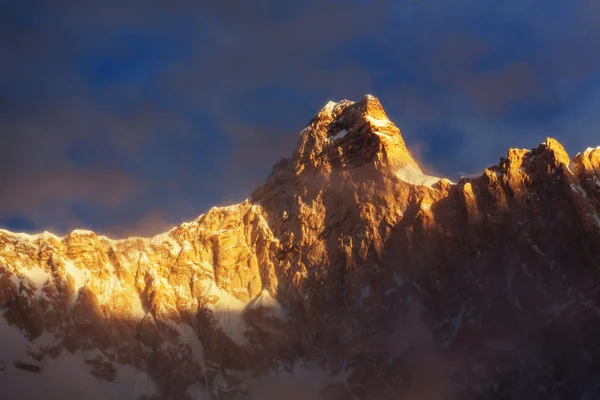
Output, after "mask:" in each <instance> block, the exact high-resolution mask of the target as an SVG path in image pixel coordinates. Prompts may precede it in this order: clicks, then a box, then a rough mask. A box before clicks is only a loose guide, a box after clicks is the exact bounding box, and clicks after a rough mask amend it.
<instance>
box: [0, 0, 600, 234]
mask: <svg viewBox="0 0 600 400" xmlns="http://www.w3.org/2000/svg"><path fill="white" fill-rule="evenodd" d="M5 3H12V4H8V5H6V4H5V5H1V6H0V33H1V34H0V43H1V46H2V47H1V48H2V62H0V132H1V135H2V136H1V137H2V142H1V143H0V168H1V171H0V174H1V176H2V182H1V185H0V188H1V189H0V190H1V193H0V227H4V228H8V229H12V230H17V231H27V232H36V231H41V230H45V229H48V230H53V231H55V232H57V233H60V234H62V233H65V232H67V231H69V230H71V229H74V228H88V229H94V230H97V231H99V232H102V233H106V234H109V235H113V236H116V237H121V236H125V235H130V234H141V235H149V234H152V233H158V232H160V231H162V230H164V229H166V228H168V227H170V226H172V225H175V224H178V223H180V222H183V221H186V220H191V219H193V218H195V217H196V216H197V215H199V214H201V213H203V212H205V211H206V210H207V209H208V208H210V207H211V206H212V205H225V204H229V203H234V202H238V201H240V200H242V199H244V198H246V197H247V196H248V195H249V194H250V192H251V191H252V190H253V189H254V188H255V187H256V185H257V184H259V183H261V182H263V181H264V180H265V178H266V177H267V175H268V174H269V172H270V169H271V167H272V165H273V164H274V163H275V162H276V161H277V160H278V159H279V158H281V157H283V156H288V155H290V154H291V152H292V150H293V148H294V146H295V144H296V140H297V133H298V132H299V131H300V130H301V129H302V128H303V127H304V125H305V124H306V123H307V122H308V120H309V119H310V117H311V116H312V115H313V114H314V113H316V112H317V111H318V110H319V109H320V108H321V107H322V106H323V105H324V104H325V103H326V102H327V101H328V100H330V99H331V100H340V99H343V98H348V99H351V100H353V99H354V100H356V99H360V97H362V95H364V94H365V93H372V94H373V95H375V96H377V97H379V99H380V100H381V102H382V104H383V105H384V108H385V109H386V111H387V113H388V115H389V116H390V118H391V119H392V120H393V121H394V122H395V123H396V124H397V125H398V126H399V127H400V129H401V130H402V133H403V135H404V137H405V140H406V141H407V143H408V145H409V146H410V147H411V148H412V149H413V151H414V152H415V154H416V156H417V157H418V158H419V159H420V161H421V163H422V164H423V166H424V167H425V169H426V170H428V171H429V172H434V173H437V174H440V175H444V176H448V177H451V178H456V177H457V176H459V175H461V174H471V173H474V172H478V171H481V170H483V168H484V167H486V166H488V165H490V164H494V163H496V162H497V161H498V159H499V157H501V156H504V155H505V154H506V150H507V149H508V148H509V147H525V148H531V147H534V146H536V145H537V144H538V143H540V142H541V141H543V139H544V138H545V137H546V136H553V137H556V138H557V139H558V140H559V141H561V142H562V143H563V144H564V145H565V146H566V148H567V150H568V151H569V152H570V153H571V154H572V155H573V154H574V153H576V152H577V151H580V150H582V149H584V148H585V147H588V146H592V145H593V146H596V145H598V144H600V135H599V134H597V132H596V131H597V127H598V125H599V123H600V112H599V110H600V91H599V89H598V87H599V85H600V51H598V43H600V2H598V1H597V0H581V1H576V0H562V1H557V0H545V1H540V0H537V1H533V0H522V1H513V0H507V1H498V0H493V1H489V0H454V1H447V0H408V1H401V0H393V1H392V0H390V1H384V0H373V1H369V0H347V1H331V0H314V1H313V0H307V1H294V2H292V1H281V0H277V1H275V0H268V1H260V0H258V1H255V2H247V1H229V2H225V1H201V0H200V1H186V0H180V1H125V0H122V1H114V0H108V1H97V2H93V3H92V2H87V1H74V0H57V1H52V2H47V1H29V0H21V1H14V2H5ZM88 3H89V4H88Z"/></svg>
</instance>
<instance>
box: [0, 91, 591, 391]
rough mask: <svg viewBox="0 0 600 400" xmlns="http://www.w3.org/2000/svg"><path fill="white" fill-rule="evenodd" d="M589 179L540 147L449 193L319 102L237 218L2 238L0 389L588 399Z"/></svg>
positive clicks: (352, 110)
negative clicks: (143, 229)
mask: <svg viewBox="0 0 600 400" xmlns="http://www.w3.org/2000/svg"><path fill="white" fill-rule="evenodd" d="M599 174H600V148H599V149H587V150H586V151H585V152H583V153H580V154H578V155H576V156H575V158H573V159H572V160H571V159H570V158H569V156H568V155H567V154H566V152H565V151H564V149H563V148H562V146H561V145H560V144H559V143H558V142H556V141H555V140H553V139H550V138H549V139H547V141H546V142H545V143H542V144H540V145H539V146H538V147H537V148H534V149H532V150H531V151H529V150H516V149H511V150H509V152H508V155H507V157H506V158H503V159H501V161H500V163H499V165H497V166H492V167H490V168H488V169H486V170H485V172H484V173H483V174H482V175H481V176H479V177H477V178H473V179H466V178H462V179H461V180H460V181H459V182H457V183H452V182H450V181H449V180H447V179H440V178H436V177H433V176H428V175H425V174H424V173H423V171H422V170H421V169H420V167H419V165H418V164H417V162H416V161H415V159H414V157H413V156H412V155H411V154H410V152H409V150H408V149H407V146H406V144H405V142H404V140H403V138H402V136H401V134H400V131H399V129H398V128H397V127H396V126H395V125H394V124H393V123H392V122H391V121H390V120H389V119H388V118H387V116H386V114H385V112H384V110H383V108H382V107H381V104H380V103H379V101H378V100H377V99H376V98H374V97H372V96H369V95H367V96H365V97H364V98H363V99H362V100H361V101H359V102H356V103H353V102H350V101H347V100H343V101H341V102H338V103H333V102H330V103H328V104H327V105H326V106H325V107H324V108H323V109H322V110H321V111H320V112H319V113H318V114H317V115H315V116H314V117H313V118H312V120H311V121H310V122H309V124H308V125H307V126H306V127H305V128H304V129H303V130H302V131H301V132H300V136H299V139H298V146H297V148H296V150H295V152H294V154H293V156H292V157H291V158H289V159H283V160H281V161H280V162H279V163H278V164H277V165H275V167H274V168H273V172H272V174H271V175H270V176H269V178H268V179H267V181H266V183H265V184H264V185H263V186H261V187H260V188H258V189H257V190H256V191H255V193H253V194H252V196H251V198H250V199H249V200H246V201H244V202H243V203H241V204H238V205H234V206H230V207H223V208H213V209H211V210H210V211H209V212H207V213H206V214H203V215H201V216H200V217H198V218H197V219H196V220H194V221H192V222H189V223H185V224H182V225H181V226H178V227H175V228H173V229H172V230H170V231H168V232H166V233H162V234H159V235H157V236H155V237H153V238H147V239H146V238H128V239H124V240H112V239H109V238H106V237H104V236H97V235H96V234H94V233H93V232H87V231H74V232H72V233H70V234H68V235H67V236H65V237H57V236H54V235H52V234H50V233H47V232H45V233H42V234H39V235H27V234H19V233H11V232H7V231H0V307H1V308H2V310H3V315H4V319H1V318H0V328H1V329H0V334H2V337H3V338H5V339H4V340H3V341H4V343H10V344H4V345H3V346H5V347H6V348H0V350H4V351H2V352H1V354H0V384H1V385H2V386H3V387H6V388H7V389H6V391H5V393H8V395H9V396H13V398H17V397H15V396H17V394H18V395H25V397H28V396H27V394H29V397H31V396H36V393H38V392H35V390H42V391H43V393H44V394H45V395H46V398H107V397H110V396H113V398H134V399H138V398H144V399H150V398H156V399H159V398H160V399H163V398H164V399H183V398H189V399H198V398H200V399H204V398H206V399H208V398H211V397H212V398H219V399H221V398H223V399H230V398H231V399H243V398H248V399H259V398H262V399H279V398H284V397H285V398H291V399H293V398H298V399H313V398H319V396H320V397H321V398H324V399H356V398H358V399H398V398H408V399H413V398H432V399H439V398H451V399H464V398H498V399H500V398H524V399H525V398H527V399H530V398H536V397H539V398H567V397H568V398H574V397H581V398H586V397H585V396H592V394H593V393H597V392H596V391H597V390H598V389H599V388H598V385H600V382H597V381H596V376H597V375H598V372H600V370H599V367H600V355H599V353H600V346H599V345H597V340H596V339H595V338H596V337H597V336H598V334H600V319H599V312H600V308H598V299H599V298H598V288H600V276H599V274H598V271H597V269H598V266H599V262H600V217H599V214H598V212H599V211H600V180H599ZM71 371H72V372H71ZM70 374H79V375H81V376H84V375H85V378H83V377H82V378H79V382H83V381H85V382H84V383H81V384H72V383H71V381H72V379H71V378H70V376H75V375H70ZM79 375H77V376H79ZM40 388H41V389H40ZM124 393H125V394H124ZM94 396H96V397H94ZM294 396H297V397H294ZM552 396H554V397H552ZM573 396H574V397H573ZM588 398H592V397H588Z"/></svg>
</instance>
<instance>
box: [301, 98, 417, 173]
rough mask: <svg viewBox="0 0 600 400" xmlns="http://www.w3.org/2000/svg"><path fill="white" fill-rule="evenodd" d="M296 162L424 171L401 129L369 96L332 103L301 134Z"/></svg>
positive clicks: (376, 101) (314, 164)
mask: <svg viewBox="0 0 600 400" xmlns="http://www.w3.org/2000/svg"><path fill="white" fill-rule="evenodd" d="M295 158H296V159H297V160H299V161H300V162H301V163H302V164H304V165H313V166H314V167H320V166H322V164H323V162H327V163H328V164H332V165H338V166H344V167H346V166H351V165H354V166H357V165H360V164H363V163H365V162H372V161H376V162H379V163H381V164H384V165H388V166H390V167H392V168H395V169H397V168H403V167H405V166H407V165H410V166H412V167H413V168H415V169H416V170H417V171H419V172H420V171H421V170H420V168H419V166H418V164H417V162H416V161H415V159H414V158H413V156H412V155H411V154H410V151H409V150H408V148H407V146H406V143H405V142H404V139H403V138H402V135H401V133H400V129H398V127H396V125H394V123H393V122H392V121H390V120H389V118H388V116H387V114H386V113H385V111H384V109H383V107H382V105H381V103H380V102H379V100H378V99H377V98H376V97H374V96H372V95H370V94H367V95H365V96H363V98H362V99H361V100H360V101H358V102H353V101H349V100H341V101H339V102H334V101H329V102H328V103H327V104H326V105H325V106H324V107H323V108H322V109H321V110H320V111H319V112H318V113H317V114H316V115H315V116H314V117H313V118H312V119H311V121H310V122H309V123H308V124H307V126H306V127H305V128H304V129H303V130H302V131H301V132H300V140H299V143H298V147H297V149H296V153H295Z"/></svg>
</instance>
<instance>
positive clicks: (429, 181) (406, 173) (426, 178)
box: [396, 164, 440, 187]
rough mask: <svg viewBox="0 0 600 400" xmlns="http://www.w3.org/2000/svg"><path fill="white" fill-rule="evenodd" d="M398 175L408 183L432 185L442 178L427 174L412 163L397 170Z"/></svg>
mask: <svg viewBox="0 0 600 400" xmlns="http://www.w3.org/2000/svg"><path fill="white" fill-rule="evenodd" d="M396 176H397V177H398V178H399V179H400V180H402V181H404V182H406V183H410V184H411V185H418V186H427V187H431V186H432V185H434V184H436V183H438V182H439V181H440V178H438V177H435V176H431V175H425V174H423V173H421V172H419V171H417V169H416V168H415V167H413V166H412V165H410V164H408V165H406V166H405V167H403V168H399V169H398V170H396Z"/></svg>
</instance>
